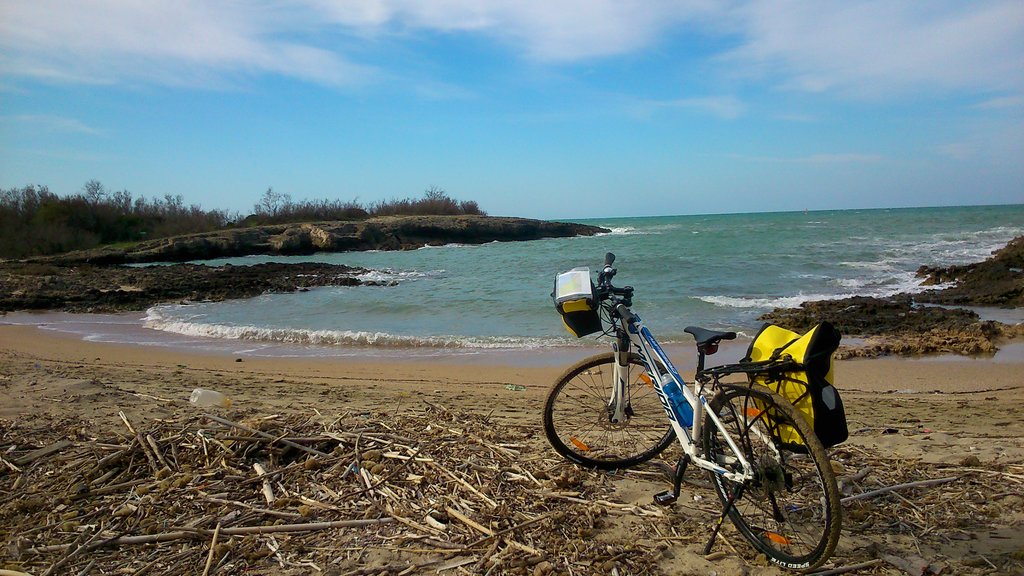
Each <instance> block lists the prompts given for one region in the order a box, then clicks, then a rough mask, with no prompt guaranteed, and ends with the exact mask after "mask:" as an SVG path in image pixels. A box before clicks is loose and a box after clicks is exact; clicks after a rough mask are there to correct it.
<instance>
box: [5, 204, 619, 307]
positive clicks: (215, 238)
mask: <svg viewBox="0 0 1024 576" xmlns="http://www.w3.org/2000/svg"><path fill="white" fill-rule="evenodd" d="M605 232H610V230H607V229H605V228H600V227H597V226H586V225H583V224H574V223H565V222H547V221H542V220H531V219H527V218H502V217H493V216H465V215H463V216H389V217H382V218H372V219H369V220H363V221H354V222H314V223H301V224H281V225H273V226H258V227H251V228H236V229H229V230H223V231H219V232H211V233H207V234H191V235H187V236H176V237H172V238H163V239H159V240H151V241H147V242H140V243H138V244H134V245H131V246H105V247H102V248H97V249H94V250H84V251H79V252H70V253H67V254H61V255H58V256H50V257H40V258H32V259H28V260H22V261H16V262H15V261H8V262H3V261H0V313H3V312H10V311H15V310H61V311H65V312H95V313H107V312H128V311H140V310H145V309H146V308H149V307H150V306H153V305H155V304H159V303H165V302H188V301H193V302H194V301H203V300H213V301H218V300H226V299H231V298H251V297H253V296H258V295H260V294H263V293H266V292H294V291H296V290H306V289H309V288H314V287H319V286H356V285H365V284H370V285H373V284H376V283H375V282H366V281H363V280H361V279H360V278H359V277H358V276H359V275H360V274H362V273H365V272H367V270H364V269H361V268H352V267H349V266H341V265H330V264H319V263H295V264H260V265H256V266H231V265H224V266H206V265H195V264H183V263H182V262H188V261H191V260H209V259H213V258H226V257H239V256H251V255H299V254H313V253H316V252H350V251H360V250H412V249H416V248H421V247H423V246H428V245H430V246H438V245H444V244H452V243H462V244H484V243H487V242H512V241H526V240H537V239H541V238H561V237H569V236H592V235H594V234H599V233H605ZM153 262H168V263H177V264H173V265H169V266H145V267H133V266H125V264H140V263H153Z"/></svg>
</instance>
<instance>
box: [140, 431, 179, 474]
mask: <svg viewBox="0 0 1024 576" xmlns="http://www.w3.org/2000/svg"><path fill="white" fill-rule="evenodd" d="M146 442H149V447H150V448H152V449H153V454H156V458H157V460H159V461H160V463H161V464H163V465H164V468H167V469H169V470H174V468H172V467H171V465H170V464H168V463H167V460H164V455H163V454H161V453H160V447H159V446H157V443H156V440H154V439H153V437H152V436H151V435H149V434H146Z"/></svg>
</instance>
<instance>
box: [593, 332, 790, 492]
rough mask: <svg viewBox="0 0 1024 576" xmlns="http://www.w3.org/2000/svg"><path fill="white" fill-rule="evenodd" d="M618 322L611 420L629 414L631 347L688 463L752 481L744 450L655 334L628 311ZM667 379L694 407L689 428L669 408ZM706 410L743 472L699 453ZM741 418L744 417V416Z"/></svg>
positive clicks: (736, 478)
mask: <svg viewBox="0 0 1024 576" xmlns="http://www.w3.org/2000/svg"><path fill="white" fill-rule="evenodd" d="M620 322H621V323H622V326H621V328H620V329H619V330H616V332H617V333H618V334H620V338H619V341H618V342H615V343H613V344H612V349H613V351H614V353H615V360H616V362H615V386H613V387H612V397H611V399H610V401H609V403H608V407H609V414H610V417H611V420H612V422H624V421H626V420H627V419H628V418H629V415H628V414H627V413H626V406H627V404H628V398H627V393H626V390H627V389H628V386H629V382H630V380H629V353H630V349H632V352H633V353H634V354H636V355H637V356H639V358H640V361H641V362H642V363H643V365H644V368H645V370H646V372H647V376H648V377H649V378H650V379H651V383H652V385H653V386H654V390H655V391H656V392H657V393H658V398H659V399H660V400H661V405H662V408H664V409H665V414H666V415H667V416H668V419H669V421H670V422H671V424H672V429H673V430H675V433H676V437H677V438H678V439H679V443H680V445H681V446H682V448H683V452H684V453H685V454H686V455H687V456H689V458H690V462H691V463H693V464H694V465H695V466H697V467H698V468H702V469H704V470H710V471H712V472H714V473H716V474H719V475H721V476H723V477H725V478H727V479H729V480H730V481H733V482H743V481H746V480H752V479H753V477H754V473H753V468H752V467H751V465H750V463H749V462H747V460H746V458H745V457H744V455H743V451H742V450H740V449H739V448H738V447H737V445H736V442H735V441H734V440H733V439H732V437H731V436H730V435H729V433H728V431H727V430H726V429H725V427H724V426H723V425H722V422H721V420H719V418H718V415H717V414H715V413H714V412H713V411H710V410H707V398H706V397H705V396H704V394H703V393H702V391H701V389H700V388H699V387H698V383H697V382H696V381H694V383H693V390H690V388H688V387H687V385H686V382H685V381H683V378H682V377H681V376H680V375H679V371H678V370H676V368H675V366H674V365H673V364H672V360H670V359H669V357H668V355H667V354H665V351H664V350H662V348H661V345H660V344H658V341H657V340H656V339H655V338H654V335H653V334H651V332H650V330H648V329H647V328H646V327H644V325H643V321H642V320H640V317H639V316H637V315H636V314H633V313H630V314H628V315H624V317H623V318H621V319H620ZM622 334H625V335H627V336H628V338H627V339H623V338H621V335H622ZM659 367H660V368H659ZM662 368H663V370H662ZM668 382H674V383H675V385H676V386H678V387H679V390H680V391H681V392H682V394H683V398H685V400H686V402H687V403H689V405H690V407H691V408H692V409H693V424H692V425H690V426H689V427H687V426H686V425H685V424H684V423H683V422H680V421H679V417H678V416H677V415H676V413H675V410H673V409H672V405H671V404H670V403H669V399H668V395H667V394H666V392H665V388H664V386H665V384H667V383H668ZM705 413H707V416H708V418H709V419H710V421H711V423H712V424H713V425H714V426H715V427H716V428H718V430H719V431H720V432H721V435H722V437H723V438H724V439H725V441H726V443H727V444H728V445H729V448H730V450H731V452H732V457H735V458H736V459H737V460H738V461H739V463H740V469H741V470H742V473H740V472H732V471H729V470H726V469H725V468H723V467H722V466H721V465H720V464H723V463H724V462H723V463H719V462H712V461H711V460H707V459H706V458H703V457H702V456H701V455H700V446H699V442H700V439H701V437H702V436H701V428H702V426H703V421H704V414H705ZM743 417H744V418H746V416H745V415H744V416H743ZM752 432H755V433H757V430H756V428H755V429H754V430H752ZM769 445H771V444H769ZM730 463H731V462H730Z"/></svg>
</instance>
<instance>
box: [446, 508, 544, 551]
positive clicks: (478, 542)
mask: <svg viewBox="0 0 1024 576" xmlns="http://www.w3.org/2000/svg"><path fill="white" fill-rule="evenodd" d="M549 517H551V513H550V512H549V513H547V514H543V515H541V516H538V517H536V518H534V519H533V520H527V521H526V522H523V523H521V524H516V525H515V526H512V527H511V528H505V529H504V530H499V531H497V532H494V533H492V534H491V535H490V536H484V537H483V538H481V539H479V540H476V541H474V542H470V543H469V544H467V545H466V548H476V547H477V546H479V545H481V544H483V543H484V542H487V541H488V540H490V539H491V538H497V537H499V536H504V535H505V534H508V533H509V532H515V531H516V530H519V529H521V528H526V527H527V526H530V525H531V524H536V523H537V522H540V521H542V520H546V519H547V518H549Z"/></svg>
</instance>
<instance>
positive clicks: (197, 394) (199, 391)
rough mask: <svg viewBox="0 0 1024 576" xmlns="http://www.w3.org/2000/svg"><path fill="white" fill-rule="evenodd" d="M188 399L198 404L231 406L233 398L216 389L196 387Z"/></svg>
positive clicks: (221, 406)
mask: <svg viewBox="0 0 1024 576" xmlns="http://www.w3.org/2000/svg"><path fill="white" fill-rule="evenodd" d="M188 401H189V402H191V403H193V404H195V405H196V406H218V407H220V408H227V407H229V406H231V398H228V397H227V396H225V395H223V394H221V393H220V392H217V391H216V390H207V389H206V388H196V389H195V390H193V391H192V396H191V397H190V398H189V399H188Z"/></svg>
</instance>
